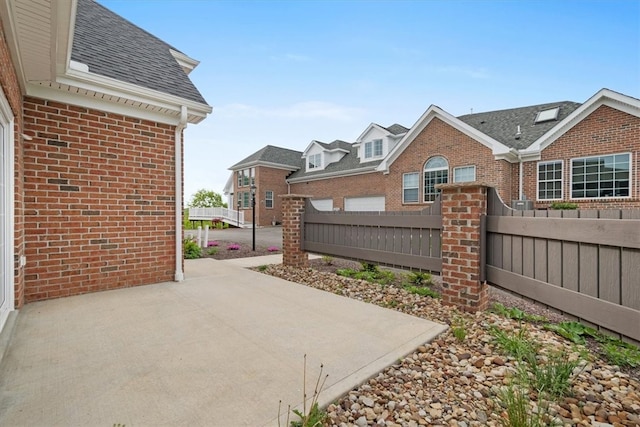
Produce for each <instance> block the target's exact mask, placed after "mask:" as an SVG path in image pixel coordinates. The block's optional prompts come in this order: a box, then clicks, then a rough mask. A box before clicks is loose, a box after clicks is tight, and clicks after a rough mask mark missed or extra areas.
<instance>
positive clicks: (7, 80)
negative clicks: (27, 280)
mask: <svg viewBox="0 0 640 427" xmlns="http://www.w3.org/2000/svg"><path fill="white" fill-rule="evenodd" d="M0 86H1V88H2V92H3V94H4V96H5V98H7V101H9V105H10V106H11V110H12V112H13V116H14V151H15V163H14V168H15V169H14V183H13V186H14V206H15V208H14V209H15V210H14V243H13V244H14V289H15V308H20V307H22V305H23V304H24V269H23V268H21V267H20V257H21V256H22V255H24V246H25V244H24V198H23V186H22V183H23V142H22V133H23V130H22V129H23V118H22V93H21V91H20V85H19V83H18V77H17V75H16V72H15V68H14V66H13V62H12V61H11V55H10V53H9V48H8V47H7V42H6V38H5V34H4V29H3V28H2V22H0Z"/></svg>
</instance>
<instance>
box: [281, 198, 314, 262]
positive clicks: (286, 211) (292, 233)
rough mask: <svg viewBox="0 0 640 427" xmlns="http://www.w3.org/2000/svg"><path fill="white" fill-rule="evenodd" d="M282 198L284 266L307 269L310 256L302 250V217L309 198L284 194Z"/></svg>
mask: <svg viewBox="0 0 640 427" xmlns="http://www.w3.org/2000/svg"><path fill="white" fill-rule="evenodd" d="M280 197H282V264H283V265H289V266H292V267H306V266H307V265H308V264H309V256H308V254H307V253H306V252H305V251H304V250H303V249H302V237H303V234H302V232H303V230H302V227H303V222H302V216H303V215H304V207H305V203H306V200H307V198H308V197H309V196H301V195H297V194H284V195H282V196H280Z"/></svg>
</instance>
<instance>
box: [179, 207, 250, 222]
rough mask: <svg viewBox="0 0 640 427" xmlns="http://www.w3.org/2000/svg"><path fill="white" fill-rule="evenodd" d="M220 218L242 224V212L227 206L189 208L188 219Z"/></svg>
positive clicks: (207, 219)
mask: <svg viewBox="0 0 640 427" xmlns="http://www.w3.org/2000/svg"><path fill="white" fill-rule="evenodd" d="M215 218H220V219H222V220H224V221H225V222H228V223H229V224H233V225H238V226H242V225H243V224H244V212H242V211H240V212H239V211H236V210H233V209H228V208H189V220H198V221H199V220H203V221H211V220H212V219H215Z"/></svg>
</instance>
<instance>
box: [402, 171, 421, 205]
mask: <svg viewBox="0 0 640 427" xmlns="http://www.w3.org/2000/svg"><path fill="white" fill-rule="evenodd" d="M414 174H415V175H417V176H418V185H416V187H415V188H416V189H417V190H418V198H417V200H416V201H411V202H407V201H405V200H404V190H406V188H405V186H404V176H405V175H414ZM410 190H413V187H411V188H410ZM417 203H420V172H406V173H403V174H402V204H406V205H410V204H417Z"/></svg>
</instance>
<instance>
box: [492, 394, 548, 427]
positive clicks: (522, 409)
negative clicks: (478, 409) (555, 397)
mask: <svg viewBox="0 0 640 427" xmlns="http://www.w3.org/2000/svg"><path fill="white" fill-rule="evenodd" d="M529 402H530V399H529V390H528V389H527V388H526V387H523V386H521V385H519V384H517V383H511V384H509V385H508V386H505V387H503V388H502V389H500V392H499V393H498V403H499V404H500V406H502V407H503V408H504V413H503V416H501V417H500V425H502V426H504V427H545V426H549V425H553V424H549V423H547V422H546V420H545V413H546V412H547V410H546V409H547V407H548V404H547V403H546V402H545V401H542V402H540V401H539V402H538V408H537V410H536V411H534V410H533V408H532V407H531V405H530V404H529Z"/></svg>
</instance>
